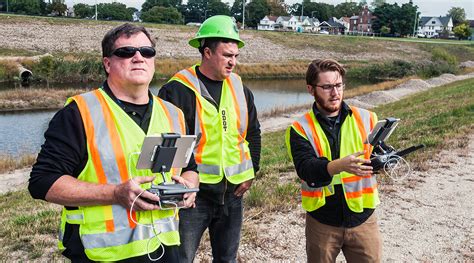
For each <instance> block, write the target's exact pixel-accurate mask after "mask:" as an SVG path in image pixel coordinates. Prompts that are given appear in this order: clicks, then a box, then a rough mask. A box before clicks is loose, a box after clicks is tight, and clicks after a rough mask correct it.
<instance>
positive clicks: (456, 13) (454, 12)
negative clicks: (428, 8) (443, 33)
mask: <svg viewBox="0 0 474 263" xmlns="http://www.w3.org/2000/svg"><path fill="white" fill-rule="evenodd" d="M447 15H448V16H450V17H451V18H452V19H453V25H454V26H457V25H459V24H461V23H463V22H464V21H466V11H464V8H462V7H451V9H449V11H448V14H447Z"/></svg>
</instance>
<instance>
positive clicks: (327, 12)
mask: <svg viewBox="0 0 474 263" xmlns="http://www.w3.org/2000/svg"><path fill="white" fill-rule="evenodd" d="M290 13H291V14H292V15H295V16H300V15H301V4H299V3H297V4H293V5H292V6H291V8H290ZM303 15H304V16H310V17H312V16H314V17H316V18H318V19H319V21H327V20H328V19H329V18H330V17H333V16H335V10H334V6H333V5H330V4H326V3H315V2H310V1H309V0H304V1H303Z"/></svg>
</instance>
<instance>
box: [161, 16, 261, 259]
mask: <svg viewBox="0 0 474 263" xmlns="http://www.w3.org/2000/svg"><path fill="white" fill-rule="evenodd" d="M189 44H190V45H191V46H192V47H194V48H197V49H198V50H199V52H200V53H201V63H200V64H198V65H194V66H192V67H190V68H187V69H184V70H182V71H180V72H178V73H176V74H175V75H174V77H173V78H171V80H170V81H169V82H168V83H167V84H166V85H164V86H163V88H162V89H161V90H160V93H159V96H160V97H161V98H163V99H165V100H168V101H170V102H172V103H173V104H175V105H176V106H178V107H179V108H181V109H182V110H183V112H184V115H185V118H186V123H187V125H188V127H189V129H190V132H191V133H194V134H196V135H198V136H199V137H200V140H199V143H198V145H197V147H196V148H195V151H194V155H195V159H196V163H197V165H198V170H199V178H200V190H199V193H198V195H197V197H196V208H194V209H187V210H186V211H185V210H181V211H180V214H179V215H180V236H181V246H180V248H179V250H180V256H181V260H182V261H183V262H192V261H193V259H194V256H195V253H196V250H197V248H198V246H199V242H200V240H201V237H202V234H203V233H204V231H205V230H206V229H209V234H210V241H211V247H212V256H213V261H214V262H236V258H237V250H238V246H239V240H240V230H241V226H242V214H243V211H242V196H243V194H244V193H245V192H246V191H247V190H248V189H249V188H250V185H251V183H252V179H253V178H254V174H255V172H256V171H258V164H259V159H260V124H259V122H258V120H257V111H256V109H255V105H254V103H253V95H252V93H251V91H250V90H249V89H248V88H246V87H245V86H244V85H243V84H242V80H241V79H240V77H239V76H238V75H237V74H235V73H232V71H233V69H234V67H235V66H236V63H237V56H238V55H239V48H241V47H243V46H244V42H243V41H242V40H240V37H239V33H238V30H237V26H236V25H235V22H234V21H233V20H232V18H231V17H228V16H213V17H210V18H208V19H207V20H206V21H204V23H203V24H202V26H201V28H200V29H199V31H198V32H197V34H196V37H195V38H193V39H191V40H190V41H189Z"/></svg>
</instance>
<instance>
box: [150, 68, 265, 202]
mask: <svg viewBox="0 0 474 263" xmlns="http://www.w3.org/2000/svg"><path fill="white" fill-rule="evenodd" d="M196 74H197V76H198V78H199V80H200V81H202V83H203V84H204V86H205V87H206V89H207V91H208V92H209V95H210V96H211V97H212V100H209V98H206V99H207V100H208V101H209V102H211V103H212V104H213V105H214V106H215V107H216V108H219V103H220V99H221V93H222V84H223V81H216V80H212V79H209V78H208V77H206V76H204V75H203V74H202V73H201V71H200V70H199V67H196ZM244 95H245V99H246V101H247V110H248V117H249V121H248V128H247V137H246V138H245V139H246V140H247V141H248V143H249V150H250V156H251V158H252V164H253V168H254V171H255V172H257V171H258V170H259V169H260V166H259V163H260V149H261V134H260V123H259V122H258V118H257V109H256V108H255V104H254V98H253V94H252V92H251V91H250V89H248V88H247V87H246V86H245V85H244ZM158 96H159V97H160V98H162V99H164V100H166V101H169V102H171V103H173V104H174V105H175V106H177V107H178V108H180V109H181V110H182V111H183V112H184V118H185V120H186V126H187V127H188V129H189V133H190V134H194V133H195V129H194V128H195V127H194V126H195V116H196V95H195V94H194V92H193V91H192V90H191V89H189V88H187V87H185V86H184V85H183V84H181V83H180V82H178V81H171V82H168V83H166V84H165V85H164V86H163V87H162V88H161V89H160V91H159V93H158ZM235 187H236V185H233V184H231V183H230V182H228V181H226V180H225V179H224V180H222V181H221V182H220V183H217V184H205V183H200V185H199V189H200V190H199V192H198V195H199V196H201V197H204V198H206V199H208V200H210V201H212V202H215V203H218V204H223V203H224V202H225V200H223V198H224V197H223V194H222V193H224V192H233V191H234V189H235Z"/></svg>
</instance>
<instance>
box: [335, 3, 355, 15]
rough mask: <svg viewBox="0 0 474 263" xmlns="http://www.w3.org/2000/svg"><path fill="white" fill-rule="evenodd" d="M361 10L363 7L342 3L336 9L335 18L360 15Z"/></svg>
mask: <svg viewBox="0 0 474 263" xmlns="http://www.w3.org/2000/svg"><path fill="white" fill-rule="evenodd" d="M361 8H362V7H361V6H360V5H358V4H357V3H355V2H345V3H340V4H338V5H336V6H335V7H334V15H333V16H335V17H337V18H340V17H343V16H348V17H351V16H353V15H359V12H360V10H361Z"/></svg>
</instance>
